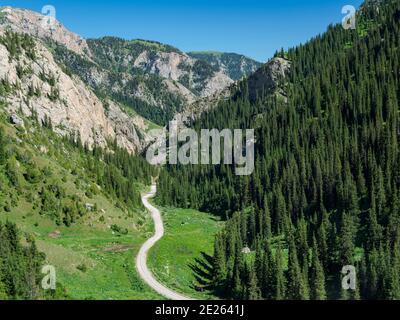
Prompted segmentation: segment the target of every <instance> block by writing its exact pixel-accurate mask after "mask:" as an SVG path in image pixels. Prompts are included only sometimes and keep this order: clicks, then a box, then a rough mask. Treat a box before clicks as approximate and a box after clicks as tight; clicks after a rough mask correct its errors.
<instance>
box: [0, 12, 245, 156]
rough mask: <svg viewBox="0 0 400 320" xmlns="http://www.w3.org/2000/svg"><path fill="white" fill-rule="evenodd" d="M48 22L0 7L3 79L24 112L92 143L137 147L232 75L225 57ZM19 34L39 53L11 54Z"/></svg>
mask: <svg viewBox="0 0 400 320" xmlns="http://www.w3.org/2000/svg"><path fill="white" fill-rule="evenodd" d="M47 22H48V21H47V20H46V18H45V17H43V16H42V15H40V14H37V13H35V12H32V11H29V10H24V9H16V8H12V7H3V8H1V11H0V30H1V32H2V37H3V38H4V41H3V45H2V49H1V55H2V66H1V71H0V72H1V73H0V78H2V79H3V81H6V82H7V83H8V84H10V85H11V86H13V88H14V89H13V90H12V92H8V94H7V97H6V101H7V108H8V110H9V112H14V113H15V112H16V110H21V111H22V112H23V114H29V113H30V111H29V110H31V109H34V110H35V111H37V113H38V115H39V117H40V118H41V119H43V118H44V116H46V117H49V119H50V120H51V121H52V122H53V123H54V128H55V129H56V130H57V132H59V133H60V134H64V135H65V134H70V133H72V132H79V134H80V135H81V138H82V140H83V142H85V143H88V144H89V145H92V144H98V145H101V146H105V144H106V140H107V139H117V141H118V143H119V144H120V145H121V146H123V147H125V148H127V149H128V150H129V151H130V152H136V153H137V152H140V151H141V150H142V149H143V148H144V147H145V146H146V145H147V144H148V143H149V140H150V139H151V137H149V136H148V135H147V131H148V130H149V129H151V128H155V127H157V125H165V124H167V122H168V121H169V120H171V119H172V118H173V117H174V116H175V115H176V114H177V113H179V112H184V111H185V110H186V108H189V107H190V108H193V105H196V104H195V102H196V101H197V100H204V99H205V100H207V99H208V98H209V97H215V96H218V94H219V93H220V92H222V91H224V90H226V88H227V87H229V86H230V85H232V84H233V82H234V79H232V78H230V77H229V76H228V74H227V69H226V66H225V64H211V63H208V62H207V61H204V60H203V59H196V58H193V57H191V56H190V55H188V54H186V53H184V52H182V51H180V50H179V49H177V48H174V47H172V46H169V45H165V44H161V43H158V42H152V41H145V40H131V41H130V40H124V39H120V38H115V37H104V38H100V39H88V40H86V39H83V38H81V37H80V36H78V35H76V34H74V33H72V32H70V31H69V30H67V29H66V28H65V27H64V26H63V25H62V24H61V23H60V22H58V21H56V20H55V21H54V24H53V25H52V27H51V28H49V26H48V25H47V24H46V23H47ZM16 34H19V35H29V36H31V37H32V41H31V47H32V50H34V51H35V57H34V59H32V57H31V58H29V57H28V56H27V52H26V50H25V49H24V48H21V50H19V51H20V52H19V53H18V56H15V57H11V55H10V53H9V50H8V49H10V48H8V47H7V44H6V42H7V41H11V42H12V41H16V42H18V37H17V35H16ZM13 37H14V38H15V39H14V40H13V39H12V38H13ZM10 45H11V44H10ZM33 47H34V49H33ZM36 53H37V54H36ZM28 55H29V53H28ZM242 60H243V61H244V62H243V61H242ZM221 61H222V60H221ZM224 61H226V59H224ZM236 61H237V63H240V64H241V66H240V67H238V68H239V69H240V70H241V68H243V72H244V70H249V62H248V60H247V59H245V58H237V60H236ZM224 63H227V62H224ZM234 64H235V63H234V62H233V61H231V62H230V63H229V68H231V69H232V70H233V69H234ZM242 65H243V66H242ZM20 69H25V71H24V70H20ZM239 69H238V70H239ZM33 91H35V92H33ZM39 91H40V92H39Z"/></svg>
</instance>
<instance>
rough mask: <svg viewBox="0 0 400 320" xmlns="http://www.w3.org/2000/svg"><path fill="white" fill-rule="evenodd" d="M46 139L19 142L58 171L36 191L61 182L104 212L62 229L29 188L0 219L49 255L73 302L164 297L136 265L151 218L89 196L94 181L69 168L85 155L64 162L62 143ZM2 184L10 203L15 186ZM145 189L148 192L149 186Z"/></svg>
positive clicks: (39, 162) (14, 134)
mask: <svg viewBox="0 0 400 320" xmlns="http://www.w3.org/2000/svg"><path fill="white" fill-rule="evenodd" d="M0 116H1V115H0ZM0 120H2V121H3V123H4V129H5V131H6V133H7V134H8V135H9V136H10V138H12V139H14V140H15V141H16V139H17V138H18V136H19V133H18V130H16V129H15V128H14V127H12V126H9V125H7V124H6V122H5V121H4V119H0ZM1 124H2V123H1V122H0V125H1ZM27 132H29V130H28V129H27ZM46 138H47V136H46V135H43V136H41V135H40V136H39V135H35V134H33V133H30V134H29V135H28V136H27V137H24V138H22V137H21V140H22V139H23V142H21V143H17V142H15V146H17V147H18V148H19V149H21V150H24V151H25V153H31V155H32V159H33V160H34V162H35V163H36V166H37V167H38V168H39V169H41V168H43V167H48V168H50V171H51V172H52V175H51V176H50V177H47V178H46V179H45V180H48V181H47V182H45V181H40V182H38V183H37V184H36V185H34V186H31V187H34V188H33V189H34V190H32V191H33V192H36V191H37V190H40V188H41V186H44V185H45V184H46V183H49V181H56V182H57V183H58V184H59V185H61V186H62V187H63V188H64V189H65V191H66V193H67V194H69V195H70V194H72V195H77V196H79V197H80V198H81V199H82V201H83V203H91V204H96V205H97V207H98V211H97V212H88V213H87V214H85V215H84V216H83V217H82V218H81V219H80V220H79V221H77V222H76V223H75V224H72V225H71V226H70V227H66V226H64V225H57V224H56V223H55V221H54V220H53V219H52V218H51V217H49V216H47V215H45V214H41V212H40V209H39V208H36V209H35V208H34V205H33V203H30V202H29V201H28V200H27V199H26V197H25V196H24V195H25V194H26V193H27V192H28V191H29V190H25V189H23V190H24V191H23V195H22V194H21V195H19V196H15V197H14V198H15V201H16V202H17V203H16V205H15V206H12V209H11V212H9V213H8V212H6V211H4V210H3V209H2V206H1V208H0V221H2V222H5V221H11V222H14V223H15V224H16V225H17V226H18V228H19V229H20V230H21V232H22V233H23V234H25V235H30V236H32V237H33V238H34V239H35V241H36V244H37V247H38V249H39V250H40V251H42V252H44V253H45V254H46V263H48V264H49V265H52V266H54V267H55V269H56V276H57V282H59V283H60V284H62V286H63V287H64V288H65V289H66V291H67V294H68V296H69V297H70V298H72V299H79V300H80V299H82V300H83V299H95V300H97V299H98V300H108V299H115V300H117V299H123V300H125V299H135V300H150V299H162V297H161V296H159V295H158V294H157V293H155V292H154V291H153V290H152V289H151V288H150V287H148V286H147V285H146V284H145V283H143V282H142V280H141V279H140V278H139V277H138V275H137V272H136V268H135V264H134V262H135V257H136V255H137V253H138V250H139V248H140V246H141V244H142V243H144V242H145V240H146V238H148V237H149V236H150V235H151V233H152V221H151V219H150V217H149V216H148V215H147V214H146V213H145V212H144V209H143V210H140V209H136V210H132V211H131V212H130V213H129V214H128V213H127V212H126V209H120V208H119V207H117V206H116V205H115V199H113V198H112V197H107V196H106V195H105V194H103V193H102V192H98V194H95V195H92V196H90V198H89V197H88V196H86V195H85V191H86V190H87V184H88V181H90V180H88V181H84V180H86V178H82V177H81V175H73V174H72V173H71V172H70V170H69V169H68V168H69V167H71V168H77V167H80V166H79V156H80V155H79V154H77V153H76V152H73V151H70V152H69V153H68V155H67V156H64V157H63V158H58V157H57V156H55V155H54V154H55V152H54V149H55V148H56V147H57V148H59V149H60V147H59V145H58V144H55V141H54V140H52V139H46ZM40 145H43V146H46V147H47V148H48V150H49V152H47V153H46V152H40V151H39V150H38V147H37V146H40ZM67 165H68V166H67ZM77 169H79V168H77ZM79 170H82V169H79ZM0 180H1V176H0ZM76 181H78V182H79V184H77V183H75V182H76ZM24 185H25V183H24ZM79 185H80V186H79ZM0 186H1V188H2V189H0V204H3V203H2V202H3V201H6V200H8V199H7V198H6V196H7V195H8V192H9V186H8V184H7V183H2V181H0ZM140 187H141V189H145V187H144V186H140ZM24 188H25V187H24ZM112 225H117V226H119V227H121V228H124V229H127V230H128V233H127V234H126V235H123V234H119V233H117V232H113V231H112V229H111V226H112ZM0 245H1V244H0Z"/></svg>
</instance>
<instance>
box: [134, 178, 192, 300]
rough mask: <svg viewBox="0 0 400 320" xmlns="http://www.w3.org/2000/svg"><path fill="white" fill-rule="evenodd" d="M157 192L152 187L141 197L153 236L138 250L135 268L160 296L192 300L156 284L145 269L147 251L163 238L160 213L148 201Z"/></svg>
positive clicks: (151, 275) (154, 186)
mask: <svg viewBox="0 0 400 320" xmlns="http://www.w3.org/2000/svg"><path fill="white" fill-rule="evenodd" d="M156 192H157V186H156V185H153V186H152V187H151V191H150V192H148V193H146V194H144V195H142V202H143V205H144V206H145V207H146V209H147V210H149V211H150V213H151V217H152V218H153V221H154V227H155V234H154V236H153V237H151V238H150V239H149V240H147V241H146V242H145V243H144V244H143V246H142V247H141V248H140V250H139V254H138V255H137V257H136V268H137V270H138V272H139V275H140V277H141V278H142V279H143V280H144V281H145V282H146V283H147V284H148V285H149V286H150V287H152V288H153V289H154V290H155V291H157V292H158V293H159V294H160V295H162V296H164V297H165V298H167V299H170V300H192V299H191V298H188V297H185V296H183V295H181V294H179V293H177V292H175V291H173V290H171V289H168V288H167V287H165V286H164V285H162V284H161V283H160V282H158V281H157V280H156V279H155V278H154V276H153V274H152V273H151V271H150V270H149V268H148V267H147V255H148V252H149V250H150V249H151V248H152V247H153V246H154V245H155V244H156V242H157V241H159V240H160V239H161V238H162V237H163V236H164V225H163V221H162V219H161V214H160V211H159V210H158V209H157V208H155V207H153V206H152V205H151V204H150V203H149V199H150V198H153V197H154V196H155V194H156Z"/></svg>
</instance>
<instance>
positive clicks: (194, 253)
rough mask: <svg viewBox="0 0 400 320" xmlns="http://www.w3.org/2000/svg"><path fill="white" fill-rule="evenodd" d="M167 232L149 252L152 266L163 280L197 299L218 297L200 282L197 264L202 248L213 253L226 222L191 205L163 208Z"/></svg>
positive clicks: (205, 251)
mask: <svg viewBox="0 0 400 320" xmlns="http://www.w3.org/2000/svg"><path fill="white" fill-rule="evenodd" d="M161 211H162V214H163V219H164V225H165V236H164V238H163V239H161V240H160V241H159V242H158V243H157V244H156V245H155V246H154V248H153V249H151V251H150V254H149V261H148V263H149V267H150V269H151V270H152V272H153V274H154V275H155V276H156V278H158V279H159V280H160V281H161V282H162V283H163V284H165V285H166V286H168V287H169V288H171V289H174V290H176V291H177V292H179V293H182V294H186V295H188V296H189V297H193V298H197V299H215V297H213V296H212V295H210V294H209V293H207V292H198V291H196V286H199V284H198V282H197V280H196V277H195V273H194V272H193V270H192V267H193V266H199V265H198V263H197V262H196V260H197V259H201V260H202V252H204V253H206V254H208V255H211V254H212V253H213V245H214V235H215V234H216V233H217V232H218V230H220V228H221V226H222V222H220V221H219V220H218V219H217V218H216V217H214V216H211V215H209V214H207V213H203V212H199V211H196V210H187V209H171V208H168V209H167V208H163V209H162V210H161Z"/></svg>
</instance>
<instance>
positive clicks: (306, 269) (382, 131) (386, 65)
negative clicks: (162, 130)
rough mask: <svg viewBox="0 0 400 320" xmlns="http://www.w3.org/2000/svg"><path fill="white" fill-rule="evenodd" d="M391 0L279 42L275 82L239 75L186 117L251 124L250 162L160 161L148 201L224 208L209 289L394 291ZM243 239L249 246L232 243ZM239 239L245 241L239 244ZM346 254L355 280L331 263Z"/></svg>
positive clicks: (399, 156)
mask: <svg viewBox="0 0 400 320" xmlns="http://www.w3.org/2000/svg"><path fill="white" fill-rule="evenodd" d="M399 22H400V2H399V1H382V2H380V5H379V7H378V6H377V5H376V3H375V2H374V3H371V4H370V5H365V6H364V7H363V8H362V10H361V11H360V12H359V13H358V15H357V29H356V30H344V29H343V28H342V26H341V25H337V26H330V27H329V28H328V30H327V32H326V33H324V34H322V35H321V36H318V37H316V38H314V39H312V40H311V41H310V42H308V43H306V44H305V45H301V46H298V47H296V48H293V49H290V50H289V51H288V52H283V51H282V52H279V53H277V54H276V56H277V57H280V58H284V59H286V60H288V62H289V63H290V73H289V75H288V76H287V77H285V78H283V79H281V84H280V88H279V93H284V94H283V95H282V94H276V93H277V91H276V92H275V93H273V94H264V93H265V92H264V91H263V90H260V91H259V92H257V97H258V98H257V99H254V97H252V96H251V95H250V94H249V87H248V83H249V82H251V79H249V80H245V81H243V82H242V83H241V85H240V89H239V90H238V92H237V93H236V94H235V95H234V96H233V97H232V98H231V99H230V100H228V101H226V102H222V103H220V105H219V107H218V108H215V109H214V110H213V111H211V112H209V113H208V114H206V115H204V116H203V117H202V118H201V120H199V121H198V122H197V123H196V124H195V127H196V128H197V129H200V128H219V129H223V128H231V129H236V128H243V129H245V128H254V129H256V164H255V172H254V173H253V174H252V175H251V176H248V177H236V176H235V175H234V170H233V168H232V167H230V166H192V167H191V166H168V167H167V168H166V169H165V170H163V172H162V173H161V176H160V180H159V201H160V202H161V203H163V204H168V205H174V206H178V207H184V208H186V207H192V208H197V209H201V210H207V211H209V212H213V213H215V214H217V215H221V216H222V217H226V218H228V222H227V226H226V228H225V229H224V230H223V231H222V232H221V233H220V234H218V235H217V236H216V239H215V252H214V257H213V266H212V272H211V274H210V275H209V278H211V281H210V282H209V288H210V290H214V291H215V292H216V293H217V294H219V295H220V296H221V297H225V298H237V299H327V298H329V299H358V298H361V299H400V250H399V249H400V201H399V199H400V153H399V139H400V126H399V120H400V119H399V112H400V108H399V101H400V83H399V80H400V65H399V61H400V52H399V50H400V49H399V48H400V23H399ZM246 247H248V248H249V249H250V250H243V249H244V248H246ZM248 251H251V252H250V253H247V252H248ZM345 265H354V266H356V270H357V277H358V285H357V290H355V291H344V290H342V289H341V274H340V271H341V270H342V267H343V266H345Z"/></svg>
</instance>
